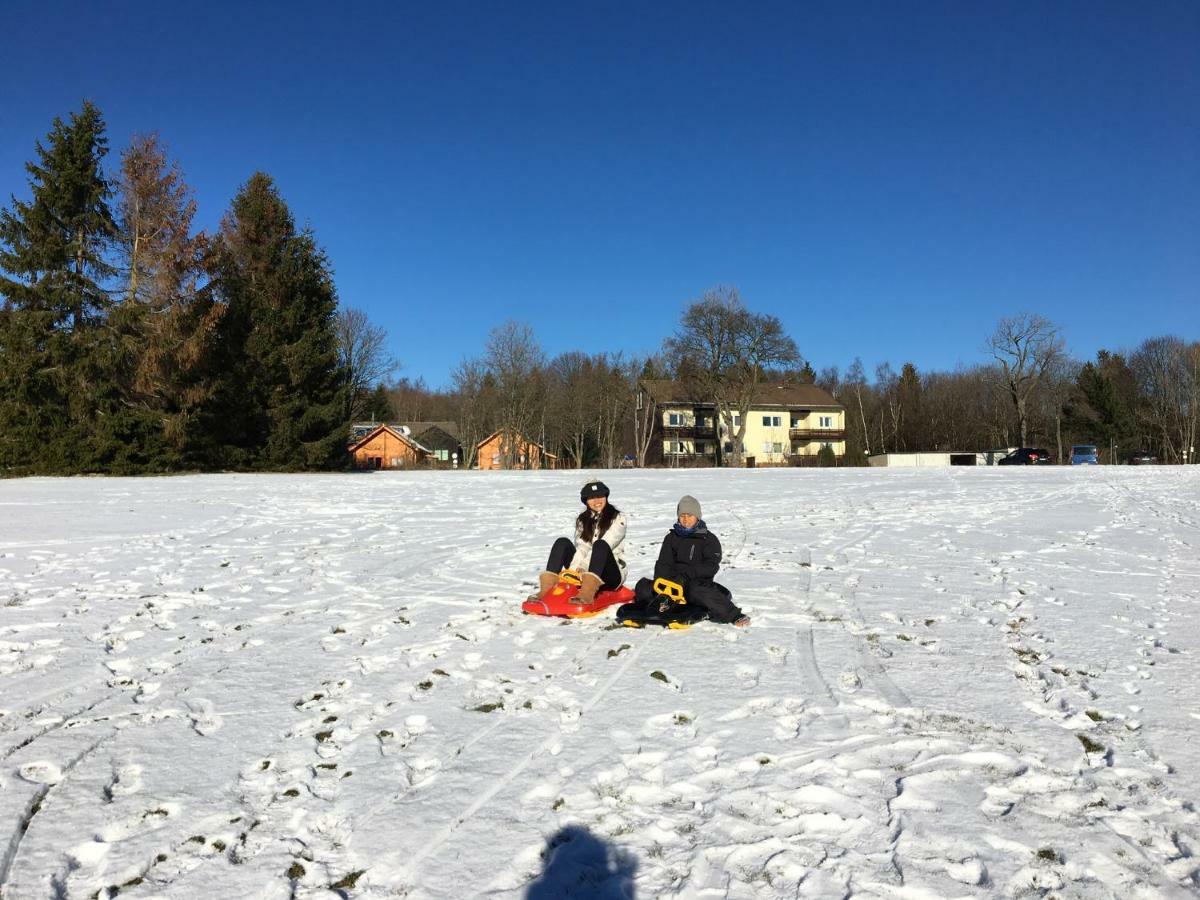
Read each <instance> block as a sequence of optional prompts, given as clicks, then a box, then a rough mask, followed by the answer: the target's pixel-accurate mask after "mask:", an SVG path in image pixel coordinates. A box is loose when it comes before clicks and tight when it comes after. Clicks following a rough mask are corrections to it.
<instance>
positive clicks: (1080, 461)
mask: <svg viewBox="0 0 1200 900" xmlns="http://www.w3.org/2000/svg"><path fill="white" fill-rule="evenodd" d="M1071 465H1073V466H1098V465H1100V459H1099V457H1097V456H1096V445H1095V444H1075V445H1074V446H1073V447H1072V448H1071Z"/></svg>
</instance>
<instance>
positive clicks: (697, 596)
mask: <svg viewBox="0 0 1200 900" xmlns="http://www.w3.org/2000/svg"><path fill="white" fill-rule="evenodd" d="M686 596H687V602H688V603H693V604H695V605H696V606H700V607H703V608H704V609H706V610H708V617H709V618H710V619H712V620H713V621H714V622H723V623H730V622H737V621H738V620H739V619H743V618H745V616H743V615H742V611H741V610H740V609H738V608H737V606H736V605H735V604H734V602H733V595H732V594H730V593H729V589H728V588H726V587H725V586H724V585H720V584H717V583H715V582H711V583H709V584H694V585H688V588H687V594H686Z"/></svg>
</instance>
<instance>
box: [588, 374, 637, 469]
mask: <svg viewBox="0 0 1200 900" xmlns="http://www.w3.org/2000/svg"><path fill="white" fill-rule="evenodd" d="M625 369H626V363H625V357H624V355H623V354H621V353H617V354H616V355H614V356H612V357H611V358H610V357H609V356H607V355H606V354H601V355H600V356H599V357H598V358H597V370H598V375H599V378H598V379H597V382H598V385H597V386H598V387H599V393H598V396H597V398H596V401H597V402H596V411H597V417H596V443H597V444H598V446H599V448H600V458H601V459H602V460H603V462H604V465H605V466H607V467H608V468H610V469H611V468H614V467H615V466H616V465H617V455H618V453H619V452H620V441H621V425H622V423H623V422H624V421H625V416H626V413H627V412H628V410H629V408H630V407H631V406H632V405H633V390H632V386H631V385H630V382H629V380H628V379H627V378H626V377H625Z"/></svg>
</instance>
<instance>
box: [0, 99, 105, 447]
mask: <svg viewBox="0 0 1200 900" xmlns="http://www.w3.org/2000/svg"><path fill="white" fill-rule="evenodd" d="M107 152H108V142H107V138H106V137H105V136H104V121H103V119H102V118H101V116H100V112H99V110H97V109H96V107H95V106H93V105H92V104H91V103H89V102H85V103H84V104H83V107H82V108H81V109H80V111H79V112H78V113H72V115H71V116H70V120H69V121H68V122H65V123H64V122H63V121H62V120H61V119H58V118H56V119H55V120H54V123H53V127H52V129H51V131H50V134H49V135H48V138H47V141H46V144H45V146H43V144H42V143H41V142H38V143H37V144H36V153H37V161H36V162H30V163H27V164H26V167H25V168H26V170H27V171H28V173H29V186H30V191H31V195H32V196H31V200H30V201H29V202H23V201H20V200H17V199H16V198H15V197H14V198H13V199H12V208H11V209H6V210H3V211H0V272H3V273H4V275H0V294H2V295H3V297H4V303H3V315H2V317H0V435H2V437H0V466H3V467H5V468H7V469H12V468H19V467H31V468H33V469H36V470H41V471H61V470H66V469H74V468H91V461H90V453H89V448H90V446H91V445H90V430H91V423H92V422H93V421H94V420H95V417H96V385H97V382H96V381H95V380H94V378H95V374H96V373H95V367H96V364H97V362H98V361H99V360H100V359H102V358H103V355H104V354H103V353H102V352H101V350H100V349H99V348H98V345H97V338H98V337H99V335H98V334H97V333H96V332H95V329H92V328H90V326H92V325H94V324H96V323H97V322H98V321H99V320H100V319H101V317H102V316H103V314H104V312H105V311H106V310H107V309H108V307H109V299H108V294H107V292H106V290H105V285H104V282H105V280H106V279H107V278H109V277H110V276H111V275H112V271H113V270H112V267H111V266H110V265H109V264H108V262H107V260H106V258H105V251H106V249H107V247H108V245H109V242H110V241H111V239H112V236H113V233H114V231H115V224H114V222H113V218H112V213H111V211H110V209H109V207H108V197H109V195H110V189H109V185H108V182H107V181H106V180H105V177H104V173H103V170H102V168H101V161H102V159H103V158H104V156H105V154H106V153H107Z"/></svg>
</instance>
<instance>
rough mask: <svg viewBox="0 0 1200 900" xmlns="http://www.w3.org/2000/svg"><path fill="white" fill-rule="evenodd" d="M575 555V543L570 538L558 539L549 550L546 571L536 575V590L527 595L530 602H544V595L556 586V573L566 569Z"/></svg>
mask: <svg viewBox="0 0 1200 900" xmlns="http://www.w3.org/2000/svg"><path fill="white" fill-rule="evenodd" d="M574 555H575V543H574V542H573V541H572V540H571V539H570V538H565V537H560V538H559V539H558V540H557V541H555V542H554V546H553V547H551V548H550V558H549V559H548V560H547V561H546V571H544V572H542V573H541V574H540V575H538V589H537V590H536V591H534V592H533V593H532V594H530V595H529V599H530V600H545V599H546V595H547V594H549V593H550V592H551V591H552V590H554V586H555V585H556V584H558V573H559V572H561V571H562V570H563V569H565V568H566V567H567V564H568V563H570V562H571V557H572V556H574Z"/></svg>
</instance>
